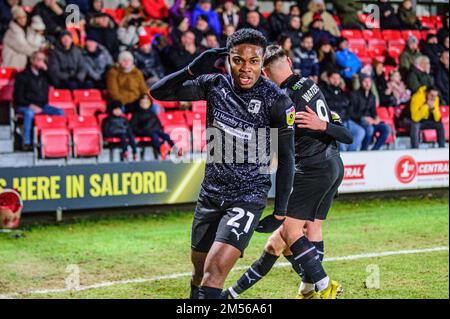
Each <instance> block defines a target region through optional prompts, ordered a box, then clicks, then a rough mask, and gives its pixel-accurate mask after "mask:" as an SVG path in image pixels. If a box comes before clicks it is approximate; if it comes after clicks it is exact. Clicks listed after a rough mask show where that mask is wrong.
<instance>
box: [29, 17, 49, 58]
mask: <svg viewBox="0 0 450 319" xmlns="http://www.w3.org/2000/svg"><path fill="white" fill-rule="evenodd" d="M44 34H45V24H44V22H43V21H42V18H41V17H40V16H34V17H33V18H32V19H31V24H30V25H29V26H28V28H27V40H28V42H29V43H30V45H31V46H32V47H33V49H34V51H39V50H43V49H45V48H46V46H47V40H46V39H45V35H44Z"/></svg>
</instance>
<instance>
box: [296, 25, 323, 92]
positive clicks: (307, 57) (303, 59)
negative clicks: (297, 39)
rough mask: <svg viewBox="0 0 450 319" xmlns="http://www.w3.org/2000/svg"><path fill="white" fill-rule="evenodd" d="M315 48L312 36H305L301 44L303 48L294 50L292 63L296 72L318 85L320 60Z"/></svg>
mask: <svg viewBox="0 0 450 319" xmlns="http://www.w3.org/2000/svg"><path fill="white" fill-rule="evenodd" d="M313 47H314V42H313V38H312V36H311V34H309V33H307V34H305V35H304V36H303V39H302V42H301V48H300V49H294V60H293V61H292V62H293V66H294V70H296V72H299V73H300V74H301V75H302V76H304V77H309V78H310V79H312V80H313V81H315V82H316V83H317V81H318V80H319V60H318V59H317V53H316V51H314V50H313Z"/></svg>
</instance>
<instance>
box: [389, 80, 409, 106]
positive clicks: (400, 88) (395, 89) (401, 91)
mask: <svg viewBox="0 0 450 319" xmlns="http://www.w3.org/2000/svg"><path fill="white" fill-rule="evenodd" d="M387 86H388V88H389V89H390V90H391V91H392V94H394V96H395V98H396V99H397V105H400V104H402V103H406V102H408V101H409V100H410V99H411V90H409V89H408V88H407V87H406V84H405V83H404V82H403V81H402V82H400V83H397V82H394V81H389V82H388V83H387Z"/></svg>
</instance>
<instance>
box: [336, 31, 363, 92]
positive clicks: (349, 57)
mask: <svg viewBox="0 0 450 319" xmlns="http://www.w3.org/2000/svg"><path fill="white" fill-rule="evenodd" d="M337 43H338V44H337V46H338V52H336V63H337V65H338V66H339V67H340V68H341V69H342V71H341V72H342V76H343V78H344V80H345V83H346V85H347V87H352V78H353V76H354V75H355V74H357V73H358V72H359V70H360V69H361V67H362V62H361V60H360V59H359V58H358V57H357V56H356V54H355V53H354V52H352V51H350V48H349V45H348V41H347V39H346V38H340V39H338V41H337Z"/></svg>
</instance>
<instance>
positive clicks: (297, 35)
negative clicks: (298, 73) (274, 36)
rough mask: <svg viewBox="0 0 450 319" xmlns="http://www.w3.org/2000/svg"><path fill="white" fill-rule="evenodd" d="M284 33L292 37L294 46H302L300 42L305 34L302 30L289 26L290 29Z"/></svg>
mask: <svg viewBox="0 0 450 319" xmlns="http://www.w3.org/2000/svg"><path fill="white" fill-rule="evenodd" d="M283 35H287V36H288V37H289V38H291V41H292V48H294V49H295V48H300V43H301V42H302V37H303V34H302V32H301V31H300V30H295V29H292V28H291V27H288V29H287V30H286V31H284V32H283Z"/></svg>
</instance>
